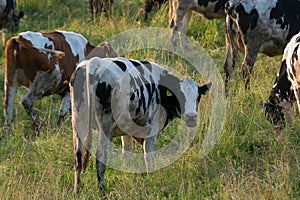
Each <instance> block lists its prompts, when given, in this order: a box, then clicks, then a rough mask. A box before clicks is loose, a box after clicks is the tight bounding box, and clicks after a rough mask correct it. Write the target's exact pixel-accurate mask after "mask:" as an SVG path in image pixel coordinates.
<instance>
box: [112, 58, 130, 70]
mask: <svg viewBox="0 0 300 200" xmlns="http://www.w3.org/2000/svg"><path fill="white" fill-rule="evenodd" d="M113 63H115V64H116V65H118V67H119V68H120V69H121V70H122V71H123V72H125V71H126V69H127V66H126V64H125V63H123V62H121V61H118V60H113Z"/></svg>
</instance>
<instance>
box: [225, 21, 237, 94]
mask: <svg viewBox="0 0 300 200" xmlns="http://www.w3.org/2000/svg"><path fill="white" fill-rule="evenodd" d="M232 23H233V21H232V20H231V19H230V17H229V16H227V17H226V37H225V38H226V56H225V61H224V65H223V68H224V72H225V93H226V95H227V94H228V92H229V89H230V84H229V82H230V78H231V76H232V73H233V70H234V66H235V61H236V59H237V57H238V53H237V52H238V51H237V46H236V43H235V41H234V38H235V37H236V34H237V33H236V32H234V31H233V30H232V28H233V27H232V26H234V24H232Z"/></svg>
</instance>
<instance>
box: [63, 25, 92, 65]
mask: <svg viewBox="0 0 300 200" xmlns="http://www.w3.org/2000/svg"><path fill="white" fill-rule="evenodd" d="M58 32H60V33H62V34H63V35H64V36H65V39H66V41H67V42H68V44H69V45H70V48H71V50H72V53H73V55H74V57H76V56H77V55H78V56H79V61H78V63H77V64H76V65H78V64H79V62H81V61H83V60H85V54H84V52H85V48H82V47H85V46H86V45H87V43H88V41H87V39H85V38H84V37H83V36H82V35H81V34H78V33H74V32H67V31H61V30H59V31H58Z"/></svg>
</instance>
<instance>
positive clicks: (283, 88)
mask: <svg viewBox="0 0 300 200" xmlns="http://www.w3.org/2000/svg"><path fill="white" fill-rule="evenodd" d="M275 84H276V86H275V87H274V88H273V89H272V92H271V94H279V96H280V98H281V99H286V100H291V98H293V95H292V93H293V92H292V91H291V82H290V81H289V80H288V74H287V65H286V60H283V61H282V63H281V68H280V71H279V75H278V76H277V77H276V80H275V83H274V85H275Z"/></svg>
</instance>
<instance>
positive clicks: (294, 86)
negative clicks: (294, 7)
mask: <svg viewBox="0 0 300 200" xmlns="http://www.w3.org/2000/svg"><path fill="white" fill-rule="evenodd" d="M295 101H296V102H297V105H298V110H299V111H300V33H298V34H296V35H295V36H293V37H292V39H291V41H290V42H289V43H288V44H287V46H286V48H285V50H284V54H283V58H282V62H281V68H280V70H279V72H278V75H277V77H276V80H275V83H274V85H273V87H272V90H271V93H270V96H269V98H268V100H267V101H264V102H263V103H262V108H263V112H264V113H265V115H266V118H267V120H269V121H270V122H271V123H272V124H273V125H278V126H279V127H280V128H283V126H284V124H285V118H287V119H290V117H291V113H290V112H291V106H292V104H293V103H294V102H295Z"/></svg>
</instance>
